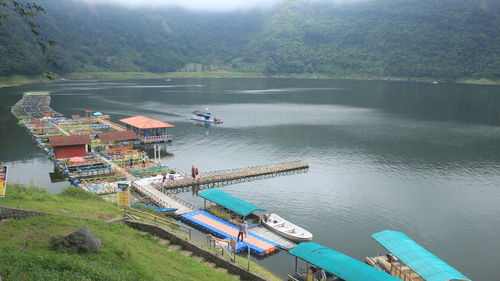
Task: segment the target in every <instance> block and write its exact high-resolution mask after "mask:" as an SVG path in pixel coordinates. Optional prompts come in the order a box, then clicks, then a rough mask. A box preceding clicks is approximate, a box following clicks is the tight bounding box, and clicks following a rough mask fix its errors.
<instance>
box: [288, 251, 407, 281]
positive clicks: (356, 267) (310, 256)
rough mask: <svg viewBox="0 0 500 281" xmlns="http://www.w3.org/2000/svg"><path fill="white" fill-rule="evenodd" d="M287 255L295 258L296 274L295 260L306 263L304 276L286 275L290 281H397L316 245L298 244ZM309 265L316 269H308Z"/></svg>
mask: <svg viewBox="0 0 500 281" xmlns="http://www.w3.org/2000/svg"><path fill="white" fill-rule="evenodd" d="M288 253H289V254H291V255H292V256H295V257H296V258H295V272H297V258H300V259H302V260H304V261H306V262H307V269H306V272H305V274H304V273H294V274H292V275H288V280H290V281H302V280H321V281H330V280H332V281H333V280H335V281H341V280H345V281H368V280H370V281H399V279H397V278H395V277H393V276H391V275H389V274H387V273H385V272H383V271H380V270H377V269H375V268H373V267H371V266H369V265H367V264H364V263H362V262H360V261H358V260H356V259H353V258H351V257H349V256H346V255H344V254H342V253H340V252H337V251H335V250H332V249H330V248H327V247H325V246H322V245H320V244H317V243H313V242H303V243H300V244H299V245H298V246H296V247H295V248H293V249H291V250H290V251H289V252H288ZM309 264H312V265H314V266H316V267H312V268H311V269H310V267H309Z"/></svg>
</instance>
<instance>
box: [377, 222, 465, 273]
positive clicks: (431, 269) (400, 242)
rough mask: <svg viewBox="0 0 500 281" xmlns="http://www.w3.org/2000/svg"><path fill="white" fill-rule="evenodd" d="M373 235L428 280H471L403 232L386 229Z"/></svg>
mask: <svg viewBox="0 0 500 281" xmlns="http://www.w3.org/2000/svg"><path fill="white" fill-rule="evenodd" d="M372 237H373V239H375V240H376V241H377V242H378V243H380V245H382V246H383V247H384V248H386V249H387V250H388V251H390V252H391V253H392V254H393V255H395V256H396V257H397V258H398V259H400V260H401V261H402V262H403V263H405V264H406V265H407V266H408V267H410V268H411V269H413V271H415V272H416V273H417V274H418V275H420V276H421V277H422V278H423V279H425V280H426V281H447V280H470V279H469V278H467V277H465V276H464V275H463V274H462V273H460V272H458V271H457V270H456V269H454V268H453V267H451V266H450V265H448V264H447V263H445V262H444V261H443V260H441V259H440V258H438V257H436V256H435V255H433V254H432V253H431V252H429V251H427V250H426V249H425V248H423V247H422V246H420V245H419V244H417V242H415V241H413V240H412V239H411V238H410V237H408V236H406V234H404V233H403V232H398V231H393V230H384V231H381V232H378V233H375V234H373V235H372Z"/></svg>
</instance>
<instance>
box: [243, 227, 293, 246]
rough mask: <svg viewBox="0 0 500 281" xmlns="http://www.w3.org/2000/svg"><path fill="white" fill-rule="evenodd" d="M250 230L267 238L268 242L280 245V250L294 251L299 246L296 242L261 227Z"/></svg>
mask: <svg viewBox="0 0 500 281" xmlns="http://www.w3.org/2000/svg"><path fill="white" fill-rule="evenodd" d="M249 230H250V231H252V232H253V233H255V234H257V235H259V236H260V237H263V238H266V239H267V240H269V241H271V242H274V243H277V244H279V245H280V248H281V249H283V250H286V251H288V250H290V249H292V248H293V247H295V246H297V244H295V243H294V242H292V241H290V240H288V239H286V238H285V237H283V236H280V235H278V234H276V233H274V232H272V231H270V230H269V229H267V228H265V227H263V226H261V225H256V226H252V227H250V228H249Z"/></svg>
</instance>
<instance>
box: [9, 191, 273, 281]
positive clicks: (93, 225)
mask: <svg viewBox="0 0 500 281" xmlns="http://www.w3.org/2000/svg"><path fill="white" fill-rule="evenodd" d="M0 206H7V207H16V208H25V209H32V210H37V211H44V212H51V213H55V214H61V215H63V216H42V217H34V218H29V219H23V220H6V221H1V222H0V237H2V239H0V264H1V265H2V266H0V278H1V280H5V281H6V280H14V281H17V280H19V281H21V280H23V281H25V280H103V281H104V280H117V281H118V280H131V281H132V280H134V281H135V280H208V281H212V280H213V281H216V280H238V279H237V277H236V276H233V275H230V274H228V273H227V272H225V271H221V270H218V269H215V268H213V267H211V266H210V265H208V264H206V263H204V262H202V261H200V260H199V259H196V258H192V257H186V256H184V255H183V254H182V253H181V252H180V251H178V250H175V249H174V248H172V247H171V246H168V245H164V244H161V243H160V242H161V241H159V239H158V238H157V237H154V236H152V235H150V234H147V233H143V232H139V231H137V230H134V229H132V228H130V227H128V226H127V225H126V224H124V223H109V222H106V220H110V219H115V218H119V217H122V216H123V213H122V210H121V209H119V208H118V207H116V205H115V204H110V203H109V202H107V201H105V200H103V199H102V198H100V197H99V196H97V195H93V194H90V193H87V192H85V191H83V190H81V189H79V188H76V187H70V188H68V189H66V190H64V191H63V192H61V193H59V194H51V193H48V192H47V191H45V190H44V189H40V188H38V187H36V186H32V185H20V184H10V185H9V186H8V189H7V197H5V198H0ZM69 216H73V217H86V218H90V220H88V221H85V220H77V219H74V218H71V217H69ZM83 226H85V227H88V228H89V229H90V230H91V231H92V232H93V233H94V234H95V235H96V236H97V237H98V238H99V239H100V240H101V241H102V250H101V251H100V252H98V253H94V254H78V253H73V252H64V253H61V252H55V251H52V250H50V249H49V243H50V240H51V239H52V238H53V237H57V236H65V235H68V234H69V233H71V232H73V231H75V230H76V229H78V228H80V227H83ZM239 262H240V263H243V260H242V259H241V258H240V259H239ZM245 265H246V263H245ZM251 268H252V269H253V270H255V271H256V272H257V273H259V274H261V275H263V276H266V277H267V278H269V279H271V280H280V279H279V278H277V277H276V276H274V275H273V274H271V273H270V272H268V271H267V270H265V269H264V268H262V267H260V266H258V265H257V264H255V263H252V264H251Z"/></svg>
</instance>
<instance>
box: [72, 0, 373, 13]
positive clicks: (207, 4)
mask: <svg viewBox="0 0 500 281" xmlns="http://www.w3.org/2000/svg"><path fill="white" fill-rule="evenodd" d="M80 1H84V2H86V3H89V4H99V3H112V4H119V5H123V6H127V7H132V8H133V7H160V6H166V7H178V8H184V9H188V10H195V11H235V10H248V9H257V8H269V7H272V6H274V5H276V4H279V3H282V2H285V1H287V0H80ZM299 1H304V2H325V3H328V2H329V3H352V2H364V1H370V0H299Z"/></svg>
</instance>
